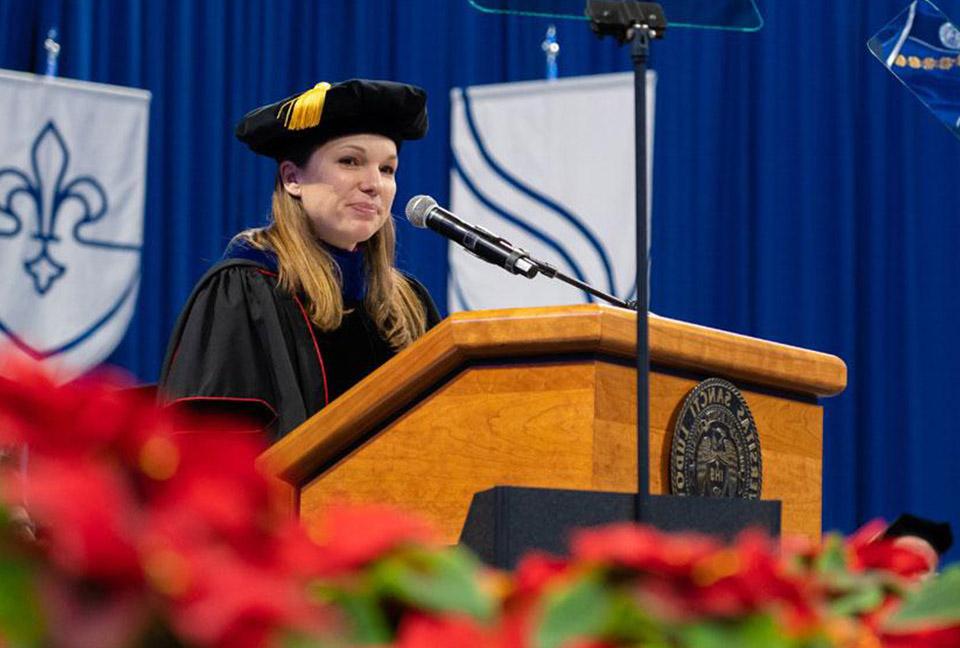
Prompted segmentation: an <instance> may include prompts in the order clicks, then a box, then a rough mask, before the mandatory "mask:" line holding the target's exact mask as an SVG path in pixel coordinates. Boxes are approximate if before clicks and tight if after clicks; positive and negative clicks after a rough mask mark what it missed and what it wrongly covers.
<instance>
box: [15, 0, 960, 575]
mask: <svg viewBox="0 0 960 648" xmlns="http://www.w3.org/2000/svg"><path fill="white" fill-rule="evenodd" d="M759 4H760V7H761V10H762V11H763V14H764V17H765V19H766V26H765V27H764V29H763V30H762V31H761V32H760V33H756V34H737V33H726V32H705V31H684V30H680V29H675V30H673V31H671V32H669V33H668V35H667V38H666V40H664V41H662V42H658V43H656V45H655V46H654V55H653V67H654V68H655V69H657V70H658V71H659V73H660V85H659V95H658V110H657V135H656V156H655V179H654V185H655V189H654V194H655V195H654V227H653V248H654V251H653V255H654V258H653V277H652V308H653V309H654V310H655V311H656V312H658V313H660V314H663V315H667V316H670V317H676V318H680V319H684V320H688V321H691V322H697V323H701V324H706V325H709V326H715V327H719V328H723V329H727V330H731V331H737V332H741V333H745V334H749V335H755V336H759V337H763V338H767V339H771V340H777V341H781V342H786V343H789V344H794V345H800V346H804V347H810V348H814V349H819V350H822V351H827V352H830V353H834V354H837V355H839V356H841V357H842V358H844V360H846V362H847V364H848V367H849V386H848V388H847V390H846V392H845V393H844V394H843V395H841V396H839V397H837V398H834V399H831V400H829V401H827V403H826V406H827V407H826V421H825V427H826V435H825V443H824V461H825V466H824V504H825V507H824V523H825V526H826V527H827V528H839V529H842V530H846V531H849V530H852V529H853V528H854V527H855V526H857V525H858V524H860V523H862V522H864V521H865V520H867V519H870V518H872V517H874V516H886V517H888V518H889V517H892V516H894V515H896V514H897V513H899V512H901V511H905V510H909V511H913V512H916V513H918V514H922V515H928V516H931V517H935V518H941V519H950V520H952V521H954V522H955V523H956V522H957V521H958V520H960V498H958V496H957V494H956V490H957V484H958V477H957V475H958V474H960V471H958V468H957V464H958V459H960V441H958V439H960V434H958V429H960V423H958V421H957V420H955V419H954V418H953V416H952V415H951V414H950V412H952V411H953V409H952V408H953V405H954V404H955V403H956V402H957V396H956V393H957V383H958V381H957V379H956V374H957V371H956V370H957V368H958V367H960V344H958V342H960V340H958V335H957V332H958V331H960V288H958V287H960V254H958V251H957V241H958V240H960V236H958V234H960V232H958V229H960V228H958V223H960V209H958V206H957V195H958V194H957V187H958V185H960V141H958V140H956V139H954V138H953V137H952V136H951V135H950V134H949V133H948V132H947V131H946V129H944V128H943V127H942V126H941V125H940V124H938V123H937V122H936V121H935V120H934V118H933V117H932V116H931V115H929V114H928V113H927V112H926V110H925V109H924V108H923V107H922V106H921V105H920V104H919V103H918V102H917V101H916V100H915V99H914V98H913V97H912V96H911V95H910V94H909V93H908V92H907V91H906V89H905V88H903V87H902V86H901V85H900V84H899V83H898V82H897V81H896V80H895V79H894V78H893V77H892V76H891V75H890V74H889V73H888V72H887V71H886V70H885V69H884V68H883V67H882V66H881V65H880V64H879V63H878V62H877V61H875V60H874V59H873V57H872V56H871V55H870V54H869V53H868V51H867V49H866V45H865V44H866V41H867V39H868V38H869V37H870V36H871V35H872V34H873V33H874V32H875V31H876V30H878V29H879V28H880V27H881V26H882V25H883V24H884V23H885V22H886V21H887V20H889V19H890V18H892V17H893V16H894V15H895V14H897V13H898V12H899V11H900V10H902V9H903V8H904V7H905V6H906V4H907V0H861V1H859V2H836V1H828V0H806V1H805V2H790V1H782V0H781V1H774V0H766V1H763V0H761V1H760V2H759ZM938 4H939V5H940V7H941V8H942V9H943V10H944V11H945V12H946V13H947V14H948V15H952V16H953V17H954V19H955V20H957V21H960V0H940V1H939V2H938ZM547 24H548V23H547V21H545V20H543V19H529V18H511V17H501V16H494V15H487V14H482V13H479V12H477V11H475V10H473V9H472V8H470V7H469V6H468V5H467V3H466V0H441V1H437V0H393V1H391V0H199V1H198V0H166V1H164V2H151V1H148V0H139V1H137V0H96V1H94V0H88V1H82V0H36V1H35V2H28V1H27V0H0V67H3V68H8V69H14V70H25V71H38V70H41V69H42V65H43V52H42V47H41V41H42V38H43V35H44V34H45V33H46V30H47V29H48V28H49V27H51V26H56V27H57V28H58V29H59V31H60V40H61V43H62V47H63V50H62V52H63V53H62V56H61V58H60V74H61V75H62V76H66V77H72V78H77V79H88V80H91V81H98V82H104V83H113V84H120V85H129V86H135V87H140V88H146V89H148V90H150V91H151V92H152V93H153V104H152V107H151V120H150V154H149V164H148V173H149V178H148V193H147V212H146V239H145V253H144V261H143V263H144V266H143V284H142V288H141V293H140V302H139V306H138V309H137V313H136V316H135V317H134V320H133V323H132V325H131V327H130V331H129V333H128V335H127V336H126V339H125V340H124V342H123V344H122V345H121V346H120V348H119V349H118V350H117V351H116V353H115V354H114V355H113V357H112V361H113V362H114V363H115V364H118V365H121V366H123V367H126V368H128V369H129V370H131V371H132V372H133V373H135V374H136V375H137V376H139V377H140V378H141V379H142V380H144V381H153V380H155V378H156V375H157V373H158V369H159V365H160V361H161V357H162V353H163V349H164V345H165V343H166V338H167V335H168V333H169V331H170V329H171V327H172V325H173V322H174V319H175V317H176V315H177V312H178V310H179V308H180V306H181V304H182V303H183V301H184V300H185V298H186V296H187V294H188V293H189V291H190V288H191V286H192V285H193V283H194V281H195V280H196V279H197V278H198V277H199V276H200V274H201V273H202V272H203V270H204V269H205V268H206V267H207V266H208V265H209V264H210V263H211V262H212V261H213V260H215V259H216V258H217V257H218V256H219V254H220V251H221V250H222V248H223V246H224V244H225V242H226V241H227V240H228V239H229V238H230V236H231V235H232V234H233V233H234V232H236V231H237V230H239V229H241V228H244V227H248V226H251V225H256V224H259V223H261V222H262V220H263V217H264V214H265V212H266V208H267V202H268V194H269V190H270V187H271V183H272V174H273V168H272V165H271V163H270V162H269V161H266V160H261V159H257V158H256V157H255V156H253V155H252V154H250V153H248V152H247V151H246V150H245V149H244V148H243V147H241V146H240V145H239V144H238V143H237V142H236V141H235V140H234V139H233V137H232V126H233V124H234V123H236V121H237V120H238V118H239V117H240V116H241V115H242V114H243V113H244V112H245V111H246V110H248V109H250V108H252V107H254V106H257V105H260V104H262V103H265V102H267V101H272V100H275V99H277V98H279V97H282V96H285V95H287V94H290V93H292V92H293V91H297V90H300V89H304V88H307V87H309V86H311V85H312V84H313V83H315V82H316V81H318V80H337V79H343V78H347V77H352V76H363V77H379V78H389V79H397V80H404V81H409V82H412V83H417V84H419V85H422V86H424V87H425V88H426V89H427V90H428V92H429V93H430V103H429V109H430V113H431V132H430V134H429V136H428V139H427V140H426V141H425V142H421V143H416V144H412V145H409V146H407V147H405V148H404V151H403V153H402V156H401V170H400V185H401V187H400V192H399V195H398V197H397V207H398V209H397V210H396V211H400V208H402V205H403V204H405V203H406V200H407V199H408V198H409V197H410V196H411V195H413V194H416V193H428V194H431V195H434V196H436V197H437V198H438V199H439V200H440V202H441V203H444V202H446V200H447V197H448V173H449V168H450V161H451V158H450V152H449V146H448V141H449V140H448V138H449V102H448V92H449V90H450V88H451V87H454V86H462V85H474V84H483V83H498V82H505V81H515V80H525V79H536V78H542V76H543V68H544V60H543V55H542V53H541V51H540V42H541V40H542V38H543V35H544V31H545V29H546V26H547ZM558 37H559V40H560V44H561V47H562V50H561V54H560V59H559V61H560V70H561V75H562V76H573V75H582V74H592V73H601V72H611V71H620V70H626V69H629V57H628V53H627V51H626V50H623V49H619V48H618V47H616V46H615V44H613V43H612V42H600V41H597V40H596V39H595V38H594V37H593V36H592V35H591V34H590V33H589V30H588V28H587V26H586V24H584V23H579V22H573V21H563V22H561V23H559V25H558ZM0 127H2V126H0ZM557 136H558V137H562V133H558V134H557ZM629 145H630V142H628V141H627V140H625V141H624V146H629ZM400 245H401V250H400V254H401V263H402V265H403V266H405V267H406V268H408V269H410V270H412V271H413V272H414V273H415V274H417V275H418V276H419V277H421V278H422V279H423V280H424V281H425V283H426V284H427V286H428V287H429V288H430V290H431V291H432V293H433V294H434V296H435V297H436V298H437V301H438V302H439V303H440V305H441V307H443V306H445V304H444V302H445V294H446V293H445V281H446V261H445V243H444V242H443V241H442V240H440V239H439V238H438V237H435V236H433V235H431V234H429V233H425V232H422V231H413V230H412V229H410V228H409V227H408V226H406V225H405V224H404V225H403V226H401V228H400ZM496 272H497V271H496V270H495V269H493V268H491V280H495V278H496V277H495V273H496ZM952 554H953V556H960V553H958V552H957V551H956V550H955V551H954V552H952Z"/></svg>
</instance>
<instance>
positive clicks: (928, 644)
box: [880, 626, 960, 648]
mask: <svg viewBox="0 0 960 648" xmlns="http://www.w3.org/2000/svg"><path fill="white" fill-rule="evenodd" d="M880 639H881V641H882V642H883V648H957V646H960V626H952V627H948V628H930V629H926V630H916V631H913V632H904V633H897V634H893V633H885V634H883V635H881V637H880Z"/></svg>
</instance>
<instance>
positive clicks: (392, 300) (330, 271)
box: [243, 173, 427, 350]
mask: <svg viewBox="0 0 960 648" xmlns="http://www.w3.org/2000/svg"><path fill="white" fill-rule="evenodd" d="M243 236H244V237H245V238H247V239H248V240H249V241H250V242H251V243H252V244H253V245H255V246H256V247H259V248H265V249H268V250H272V251H273V252H275V253H276V255H277V258H278V261H279V266H280V277H279V281H280V286H281V287H282V288H283V289H284V290H286V291H288V292H289V293H290V294H292V295H297V294H300V293H303V294H305V295H306V296H307V302H308V303H307V304H306V306H307V312H308V313H309V316H310V319H311V320H313V322H314V323H315V324H316V325H317V327H318V328H319V329H320V330H321V331H332V330H334V329H336V328H338V327H339V326H340V323H341V322H342V321H343V314H344V304H343V296H342V294H341V285H342V278H341V277H340V273H339V268H338V267H337V265H336V263H335V262H334V260H333V257H332V256H331V255H330V253H329V252H328V251H327V250H326V249H325V248H324V247H323V245H321V244H320V243H319V242H318V241H317V239H316V237H315V236H314V234H313V231H312V230H311V228H310V222H309V219H308V218H307V214H306V212H305V211H304V209H303V204H302V203H301V202H300V199H299V198H297V197H295V196H292V195H290V194H289V193H288V192H287V190H286V189H284V186H283V182H282V180H281V178H280V175H279V173H278V174H277V180H276V183H275V185H274V188H273V204H272V208H271V222H270V224H269V225H267V226H266V227H264V228H262V229H254V230H248V231H246V232H244V233H243ZM395 249H396V230H395V229H394V225H393V218H392V217H388V218H387V220H386V222H385V223H384V224H383V227H381V228H380V230H379V231H378V232H377V233H376V234H374V235H373V236H372V237H371V238H370V239H369V240H368V241H367V242H366V243H364V245H363V258H364V269H365V270H366V276H367V290H366V294H365V296H364V299H363V308H364V310H366V312H367V314H369V315H370V317H371V319H372V320H373V322H374V324H375V325H376V327H377V330H378V331H379V332H380V335H381V336H383V338H384V339H385V340H386V341H387V342H388V343H389V344H390V346H391V347H392V348H393V349H396V350H399V349H402V348H404V347H405V346H407V345H408V344H410V343H411V342H413V341H414V340H415V339H417V338H418V337H420V336H421V335H423V334H424V332H425V331H426V320H427V317H426V312H425V309H424V306H423V303H422V302H421V301H420V298H419V297H418V296H417V293H416V292H415V291H414V289H413V287H412V286H411V285H410V282H409V281H408V280H407V278H406V277H404V276H403V275H402V274H401V273H400V272H399V271H398V270H397V269H396V268H395V267H394V255H395Z"/></svg>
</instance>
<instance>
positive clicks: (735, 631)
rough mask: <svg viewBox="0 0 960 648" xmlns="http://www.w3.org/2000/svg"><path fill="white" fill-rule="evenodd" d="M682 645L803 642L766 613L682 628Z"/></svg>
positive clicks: (783, 646) (759, 646) (782, 647)
mask: <svg viewBox="0 0 960 648" xmlns="http://www.w3.org/2000/svg"><path fill="white" fill-rule="evenodd" d="M677 635H678V638H679V639H680V642H679V644H678V645H679V646H682V647H683V648H796V647H797V646H799V645H800V644H799V643H798V642H797V641H796V640H795V639H792V638H790V637H788V636H786V635H784V633H783V632H782V631H781V629H780V628H779V626H777V624H776V623H775V622H774V620H773V619H772V618H771V617H769V616H767V615H755V616H750V617H746V618H743V619H735V620H730V621H707V622H704V623H698V624H695V625H691V626H686V627H683V628H680V629H679V630H678V632H677Z"/></svg>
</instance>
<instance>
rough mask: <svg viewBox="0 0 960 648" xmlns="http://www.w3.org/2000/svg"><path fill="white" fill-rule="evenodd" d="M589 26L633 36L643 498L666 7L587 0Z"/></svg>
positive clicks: (644, 492)
mask: <svg viewBox="0 0 960 648" xmlns="http://www.w3.org/2000/svg"><path fill="white" fill-rule="evenodd" d="M586 13H587V17H588V18H589V19H590V27H591V29H593V31H594V32H595V33H596V34H597V35H598V36H600V37H603V36H613V37H614V38H616V39H617V41H618V42H619V43H620V44H625V43H627V42H630V44H631V50H630V57H631V59H632V60H633V88H634V92H633V97H634V153H635V167H634V174H635V181H636V189H635V190H636V207H637V210H636V228H637V230H636V235H637V245H636V254H637V301H636V309H637V494H638V497H639V500H640V501H641V502H642V501H644V500H646V499H647V498H648V496H649V494H650V420H649V418H650V341H649V335H648V324H647V312H648V309H649V305H650V299H649V294H648V285H649V284H648V280H647V273H648V263H649V261H648V254H647V249H648V240H647V239H648V233H647V79H646V73H647V59H648V58H649V55H650V41H651V40H652V39H654V38H663V33H664V31H665V30H666V27H667V21H666V17H665V16H664V14H663V8H662V7H661V6H660V5H659V4H657V3H655V2H636V1H633V2H619V1H617V2H614V1H610V0H588V1H587V9H586Z"/></svg>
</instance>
